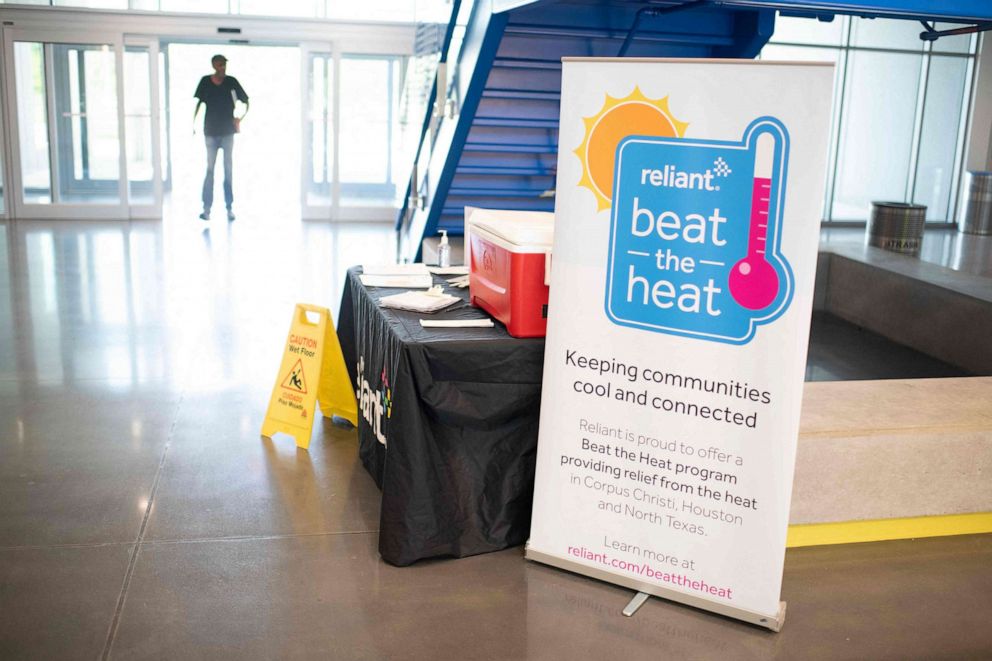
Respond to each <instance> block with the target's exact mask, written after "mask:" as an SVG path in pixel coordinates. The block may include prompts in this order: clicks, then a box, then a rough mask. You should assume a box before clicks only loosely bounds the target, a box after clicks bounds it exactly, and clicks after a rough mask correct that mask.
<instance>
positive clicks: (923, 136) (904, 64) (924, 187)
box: [760, 16, 977, 222]
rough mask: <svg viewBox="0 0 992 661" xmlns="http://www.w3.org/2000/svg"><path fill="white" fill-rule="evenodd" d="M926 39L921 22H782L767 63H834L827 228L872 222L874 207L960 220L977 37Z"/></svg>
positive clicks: (841, 19)
mask: <svg viewBox="0 0 992 661" xmlns="http://www.w3.org/2000/svg"><path fill="white" fill-rule="evenodd" d="M936 27H937V29H938V30H940V29H945V28H947V27H950V26H947V25H941V24H938V25H937V26H936ZM921 31H922V27H921V26H920V24H919V23H917V22H914V21H901V20H885V19H874V20H869V19H861V18H854V17H851V18H849V17H837V18H836V19H835V20H833V21H831V22H819V21H815V20H810V19H801V18H786V17H781V16H780V17H778V18H777V20H776V28H775V34H774V36H773V37H772V40H771V41H770V42H769V44H768V45H767V46H765V48H764V49H763V50H762V52H761V56H760V57H761V58H762V59H767V60H821V61H824V60H825V61H831V62H834V63H835V65H836V70H835V71H836V79H835V85H834V113H833V117H834V120H833V126H832V127H831V158H830V164H829V167H828V173H827V186H826V198H825V200H824V205H823V219H824V221H826V222H831V221H833V222H843V221H865V220H867V218H868V213H869V210H870V203H871V202H872V201H873V200H888V201H899V202H915V203H919V204H925V205H927V220H928V221H931V222H951V220H952V219H953V218H954V217H955V206H956V204H957V200H956V195H955V191H956V189H957V182H958V180H959V177H960V171H961V167H962V161H963V135H964V123H965V122H966V120H967V118H966V114H965V113H964V112H963V110H964V108H967V106H968V104H969V93H970V89H971V77H972V72H973V70H974V63H975V53H976V48H977V39H976V38H975V36H974V35H959V36H954V37H941V38H940V39H938V40H937V41H936V42H924V41H923V40H921V39H920V37H919V35H920V32H921Z"/></svg>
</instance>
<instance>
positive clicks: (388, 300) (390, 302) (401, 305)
mask: <svg viewBox="0 0 992 661" xmlns="http://www.w3.org/2000/svg"><path fill="white" fill-rule="evenodd" d="M460 300H461V299H460V298H458V297H457V296H452V295H451V294H445V293H442V292H441V287H440V285H438V286H435V287H431V288H430V289H428V290H427V291H423V292H422V291H407V292H403V293H402V294H393V295H392V296H383V297H382V298H380V299H379V305H381V306H382V307H384V308H393V309H395V310H409V311H410V312H437V311H438V310H443V309H444V308H446V307H448V306H449V305H452V304H454V303H457V302H458V301H460Z"/></svg>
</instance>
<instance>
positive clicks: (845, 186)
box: [831, 51, 923, 220]
mask: <svg viewBox="0 0 992 661" xmlns="http://www.w3.org/2000/svg"><path fill="white" fill-rule="evenodd" d="M922 59H923V58H922V56H920V55H908V54H899V53H875V52H864V51H852V52H851V54H850V58H849V61H848V72H847V81H846V93H847V99H846V100H845V104H844V108H843V109H842V117H843V119H842V121H841V136H840V154H839V156H838V159H837V179H836V181H837V184H836V188H835V191H834V202H833V213H832V214H831V219H832V220H865V219H867V217H868V208H869V204H870V202H871V201H872V200H893V201H905V197H906V183H907V177H908V174H909V168H910V163H909V159H910V153H911V148H912V144H913V128H914V119H915V115H916V99H917V89H918V87H919V78H920V65H921V62H922Z"/></svg>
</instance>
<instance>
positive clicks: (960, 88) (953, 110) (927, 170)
mask: <svg viewBox="0 0 992 661" xmlns="http://www.w3.org/2000/svg"><path fill="white" fill-rule="evenodd" d="M968 62H969V61H968V60H967V59H965V58H961V57H940V56H934V57H932V58H931V60H930V72H929V76H928V80H927V98H926V105H925V106H924V109H923V132H922V135H921V136H920V149H919V157H918V159H917V170H916V190H915V191H913V201H914V202H916V203H917V204H925V205H927V220H936V221H949V220H951V218H950V210H949V208H948V206H949V204H950V199H951V182H952V181H953V174H954V167H955V165H956V161H955V158H954V157H955V152H956V147H957V141H958V129H959V127H960V125H961V109H962V108H963V107H964V101H965V82H966V81H967V79H968Z"/></svg>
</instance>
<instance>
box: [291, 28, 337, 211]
mask: <svg viewBox="0 0 992 661" xmlns="http://www.w3.org/2000/svg"><path fill="white" fill-rule="evenodd" d="M299 49H300V91H301V92H302V93H303V98H302V99H301V103H300V111H301V115H300V128H301V131H300V133H301V143H302V144H301V145H300V147H301V149H300V214H301V216H302V218H303V219H304V220H332V219H334V218H337V217H338V215H339V209H340V207H341V184H340V181H339V177H338V172H339V165H340V160H339V157H340V146H339V142H340V141H339V140H338V130H339V129H340V122H341V101H340V98H339V96H340V95H339V94H338V93H337V89H338V81H339V80H340V76H341V52H340V50H339V49H338V47H337V45H336V44H335V43H333V42H319V41H301V42H299ZM314 55H329V56H330V59H329V62H330V63H331V66H332V67H333V68H332V71H333V74H332V76H331V83H330V88H329V89H325V92H326V93H327V95H328V97H329V100H330V112H331V122H330V125H329V126H328V127H326V128H325V131H326V132H328V133H330V135H332V136H333V143H332V147H331V172H332V175H331V203H330V204H329V205H322V204H309V203H308V192H309V188H310V184H311V175H312V168H313V157H312V154H311V153H310V147H311V146H312V145H313V122H312V121H311V118H310V108H311V107H312V106H313V98H312V96H313V85H312V84H311V80H310V72H311V58H312V57H313V56H314Z"/></svg>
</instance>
